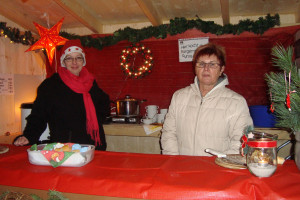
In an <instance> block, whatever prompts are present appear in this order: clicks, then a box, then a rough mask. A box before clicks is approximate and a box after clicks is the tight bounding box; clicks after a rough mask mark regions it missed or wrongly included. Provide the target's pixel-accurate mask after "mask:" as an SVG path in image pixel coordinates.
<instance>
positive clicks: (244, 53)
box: [85, 26, 300, 114]
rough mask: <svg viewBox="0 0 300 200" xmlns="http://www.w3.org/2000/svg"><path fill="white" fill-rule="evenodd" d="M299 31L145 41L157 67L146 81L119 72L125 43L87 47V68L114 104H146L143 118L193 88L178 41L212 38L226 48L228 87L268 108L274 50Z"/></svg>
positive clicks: (191, 33)
mask: <svg viewBox="0 0 300 200" xmlns="http://www.w3.org/2000/svg"><path fill="white" fill-rule="evenodd" d="M299 28H300V26H298V27H292V28H277V29H272V30H269V31H267V32H266V33H265V34H264V35H263V36H257V35H254V34H252V33H243V34H241V35H239V36H233V35H223V36H216V35H212V34H204V33H202V32H200V31H197V30H191V31H187V32H185V33H184V34H180V35H176V36H169V37H168V38H166V39H148V40H144V41H142V42H141V43H143V44H144V45H145V46H146V47H148V48H150V49H151V50H152V54H153V57H154V66H153V70H152V73H151V74H150V75H148V76H146V77H144V78H142V79H131V78H126V76H125V75H124V74H123V72H122V71H121V67H120V66H119V63H120V55H121V52H122V50H123V49H124V48H125V47H126V46H129V45H130V43H129V42H125V41H124V42H120V43H119V44H117V45H114V46H109V47H104V48H103V49H102V50H97V49H94V48H85V51H86V59H87V68H88V69H89V71H90V72H91V73H93V74H94V75H95V77H96V81H97V83H98V85H99V87H101V88H102V89H103V90H104V91H105V92H107V93H108V94H109V96H110V98H111V100H116V99H120V98H121V99H122V98H124V97H125V95H126V94H130V95H131V96H132V97H133V98H136V99H140V100H141V99H146V100H147V102H145V103H143V104H141V114H144V113H145V109H144V107H145V106H146V105H153V104H155V105H158V106H159V107H160V108H168V106H169V103H170V100H171V97H172V94H173V93H174V92H175V91H176V90H178V89H180V88H183V87H185V86H188V85H189V84H191V83H192V82H193V79H194V76H195V75H194V71H193V67H192V64H191V62H182V63H180V62H179V57H178V39H180V38H196V37H209V38H210V41H211V42H214V43H216V44H219V45H222V46H224V47H225V50H226V54H227V64H226V69H225V73H226V74H227V75H228V77H229V83H230V85H229V88H231V89H232V90H234V91H236V92H238V93H239V94H241V95H243V96H244V97H245V98H246V100H247V102H248V105H249V106H250V105H267V104H269V101H268V92H267V85H266V81H265V77H264V75H265V73H268V72H270V71H271V70H276V69H275V68H274V67H273V66H272V64H271V57H270V51H271V48H272V47H273V46H274V45H275V44H276V43H281V44H284V45H285V46H287V45H290V44H292V43H293V40H294V34H295V33H296V31H297V30H298V29H299Z"/></svg>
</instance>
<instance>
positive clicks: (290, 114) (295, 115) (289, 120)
mask: <svg viewBox="0 0 300 200" xmlns="http://www.w3.org/2000/svg"><path fill="white" fill-rule="evenodd" d="M272 56H274V57H273V58H272V61H273V64H274V66H277V67H279V68H280V69H281V70H282V71H283V72H279V73H275V72H271V73H269V74H266V80H267V83H268V86H269V92H270V94H271V95H270V96H271V102H273V104H274V109H275V112H274V114H275V116H276V121H277V123H276V126H277V127H285V128H290V129H292V130H293V131H300V74H299V72H298V69H297V65H296V63H295V62H294V61H293V48H292V47H288V48H287V49H285V48H284V47H283V46H281V45H277V46H275V47H273V48H272ZM289 72H290V84H289ZM287 94H290V102H291V104H290V110H289V109H288V107H289V106H287Z"/></svg>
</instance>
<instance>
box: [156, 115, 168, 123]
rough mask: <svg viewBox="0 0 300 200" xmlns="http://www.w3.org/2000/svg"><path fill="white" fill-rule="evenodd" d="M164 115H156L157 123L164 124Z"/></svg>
mask: <svg viewBox="0 0 300 200" xmlns="http://www.w3.org/2000/svg"><path fill="white" fill-rule="evenodd" d="M165 116H166V114H157V123H160V124H162V123H164V121H165Z"/></svg>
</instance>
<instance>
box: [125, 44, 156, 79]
mask: <svg viewBox="0 0 300 200" xmlns="http://www.w3.org/2000/svg"><path fill="white" fill-rule="evenodd" d="M139 55H140V56H142V59H143V62H142V63H141V64H137V65H136V63H135V59H136V57H137V56H139ZM153 62H154V61H153V55H152V52H151V50H150V49H149V48H147V47H145V46H144V45H143V44H140V43H136V44H132V45H130V46H128V47H126V48H125V49H123V50H122V53H121V56H120V66H121V69H122V71H123V72H124V74H125V75H126V76H128V77H130V78H136V79H137V78H142V77H144V76H146V75H148V74H149V73H151V71H152V67H153Z"/></svg>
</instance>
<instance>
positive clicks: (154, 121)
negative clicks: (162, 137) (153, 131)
mask: <svg viewBox="0 0 300 200" xmlns="http://www.w3.org/2000/svg"><path fill="white" fill-rule="evenodd" d="M145 117H146V118H148V119H152V123H156V121H157V114H155V115H154V116H149V115H148V113H146V114H145Z"/></svg>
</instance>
